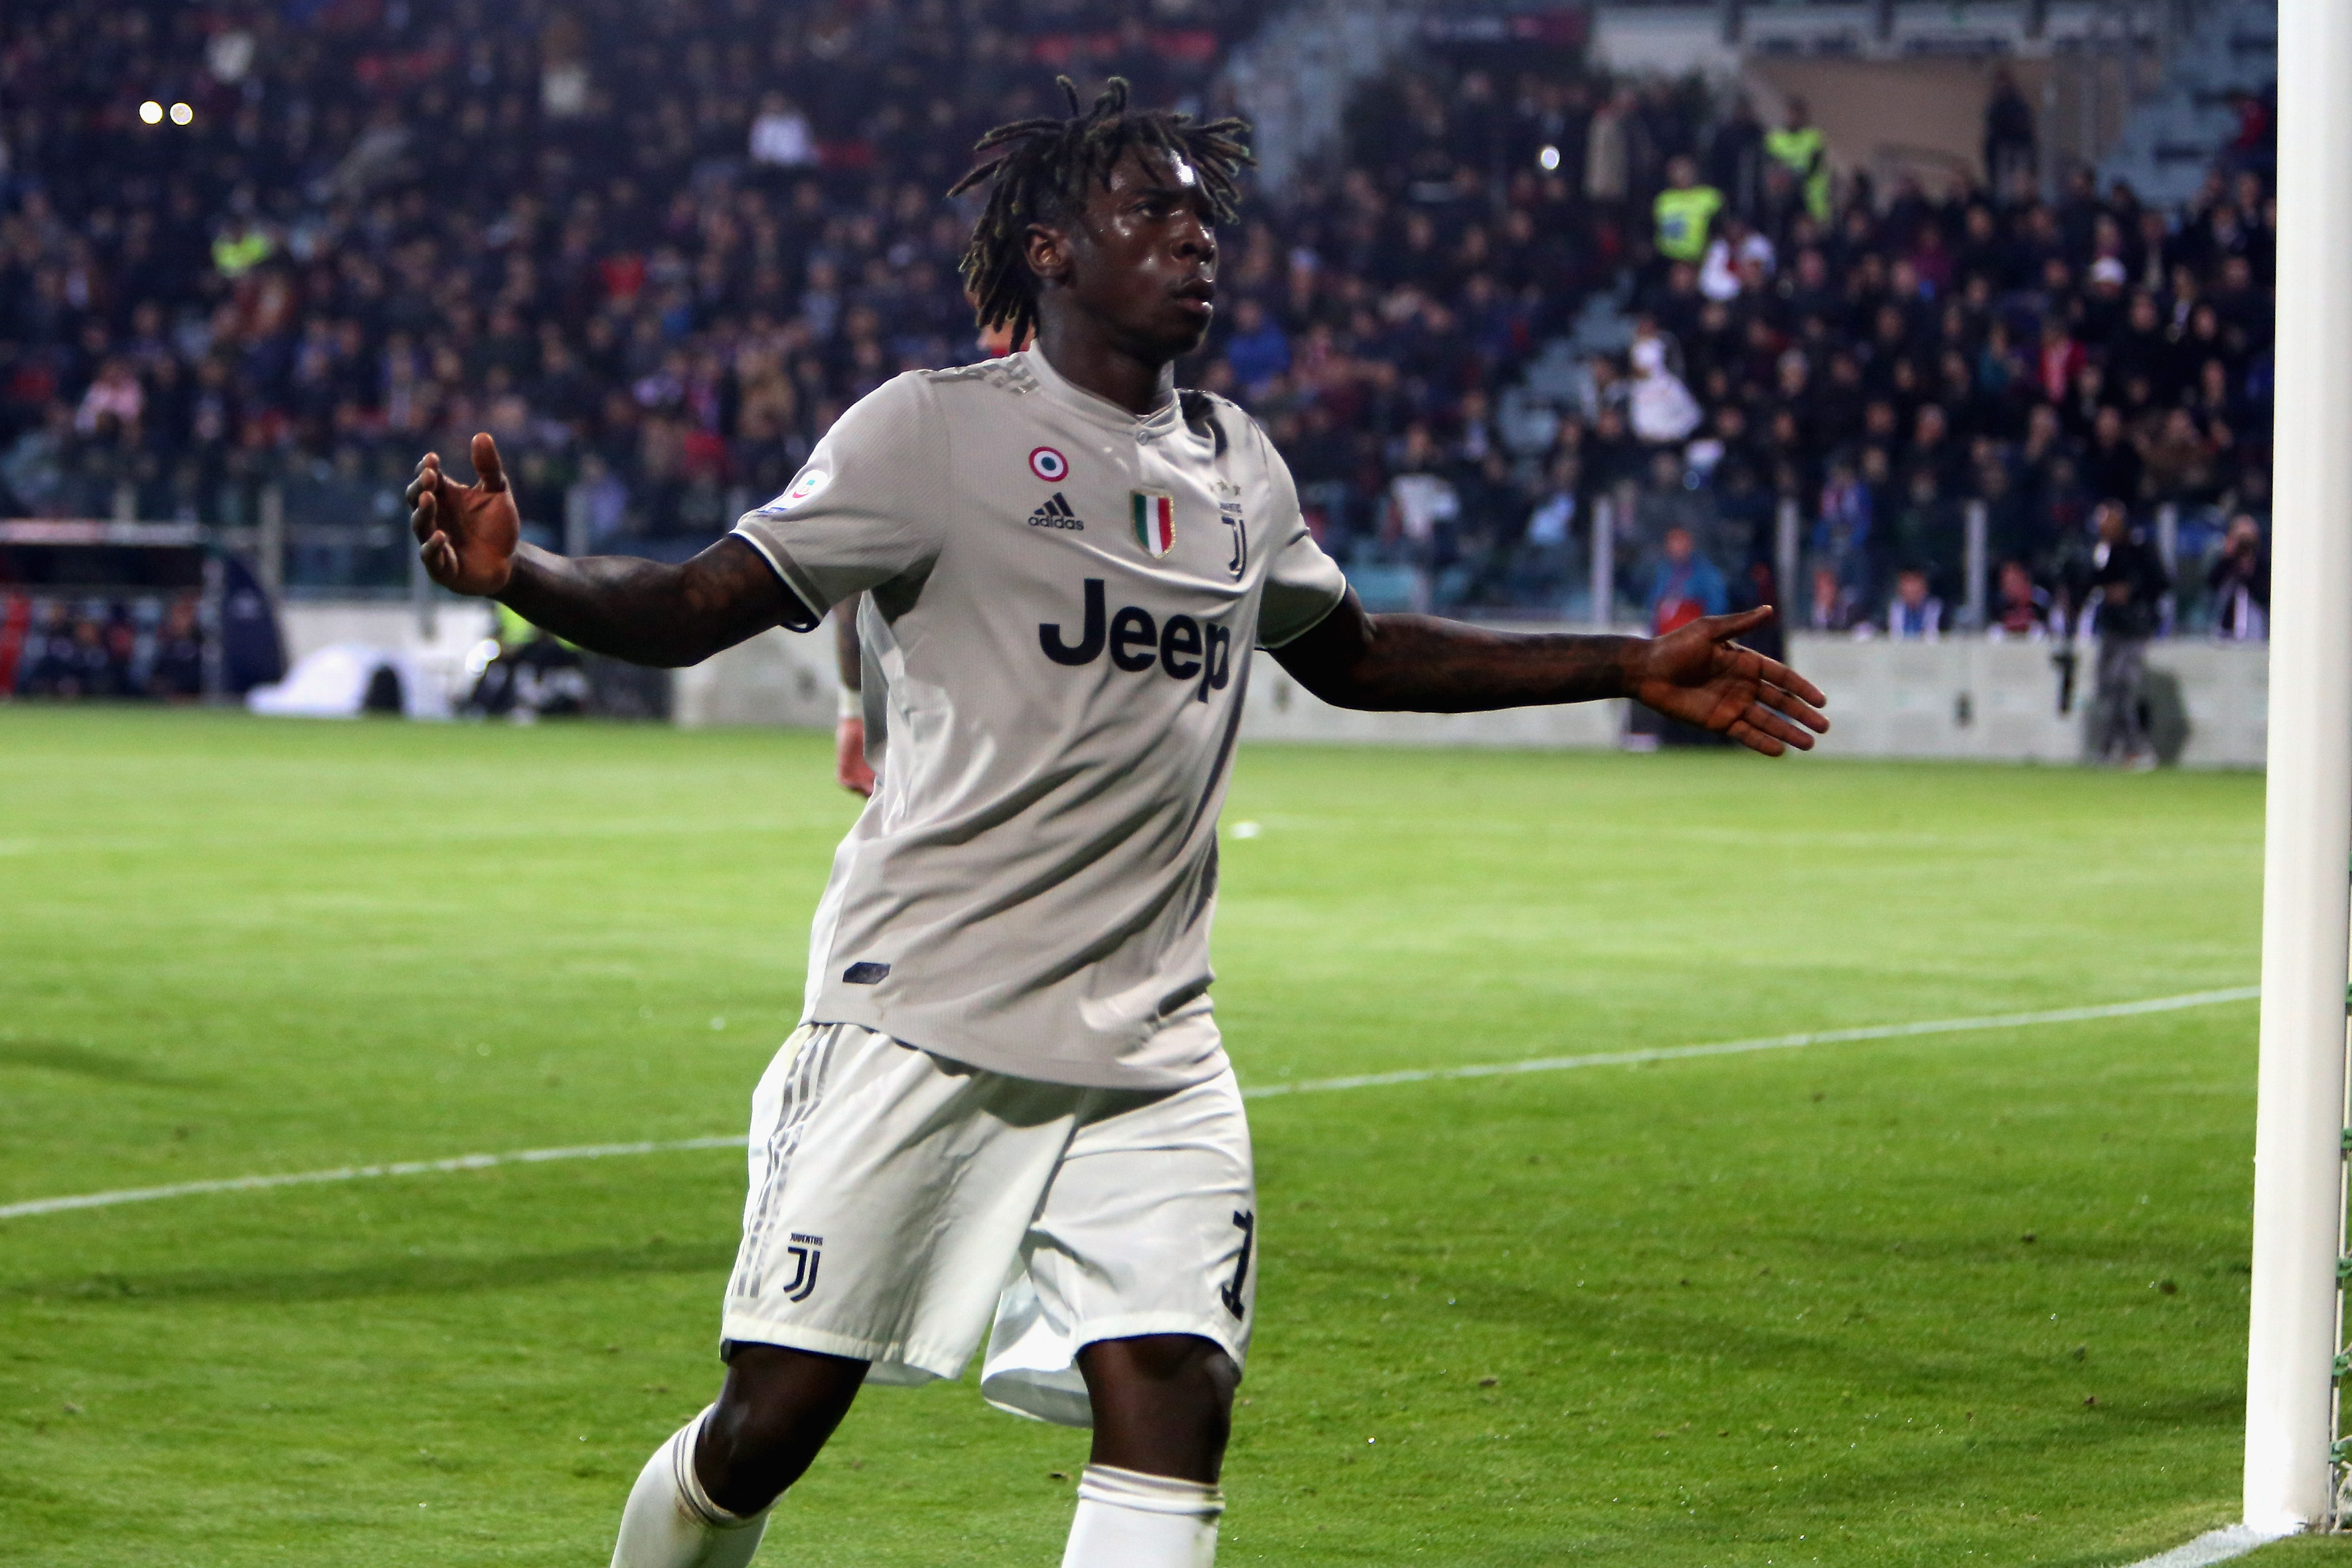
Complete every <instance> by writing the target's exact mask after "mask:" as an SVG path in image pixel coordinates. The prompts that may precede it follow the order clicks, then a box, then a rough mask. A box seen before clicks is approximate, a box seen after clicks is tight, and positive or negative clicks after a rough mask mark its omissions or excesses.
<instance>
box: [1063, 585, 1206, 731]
mask: <svg viewBox="0 0 2352 1568" xmlns="http://www.w3.org/2000/svg"><path fill="white" fill-rule="evenodd" d="M1085 614H1086V623H1085V626H1084V628H1083V629H1082V630H1081V631H1080V632H1079V634H1078V640H1077V642H1076V644H1072V643H1070V642H1069V641H1067V640H1066V639H1065V638H1064V637H1063V636H1062V626H1061V623H1060V622H1058V621H1044V622H1041V623H1039V625H1038V627H1037V646H1039V647H1042V648H1044V649H1045V657H1046V658H1050V659H1052V660H1053V661H1054V662H1055V664H1066V665H1070V666H1073V667H1075V666H1077V665H1082V664H1092V663H1093V662H1094V661H1095V660H1096V659H1097V658H1101V657H1102V654H1103V650H1104V649H1105V648H1106V647H1108V649H1109V650H1110V661H1111V663H1112V665H1113V666H1114V667H1116V668H1119V669H1123V670H1125V671H1127V672H1128V673H1129V675H1140V674H1141V673H1142V672H1143V671H1145V670H1147V669H1150V668H1151V667H1152V666H1153V665H1155V664H1156V665H1158V666H1159V667H1160V673H1162V674H1163V675H1166V676H1167V677H1168V678H1169V679H1172V680H1191V681H1195V682H1197V684H1196V686H1195V687H1194V689H1193V691H1192V698H1193V700H1194V701H1197V702H1206V701H1207V700H1209V693H1210V692H1212V691H1223V689H1225V687H1226V685H1227V684H1228V683H1229V682H1231V681H1232V679H1233V678H1234V634H1233V630H1232V628H1231V627H1228V626H1219V625H1217V623H1216V622H1214V621H1202V620H1195V619H1194V618H1193V617H1192V616H1184V615H1176V616H1169V617H1168V618H1167V620H1165V621H1160V620H1156V619H1154V618H1153V616H1152V614H1151V612H1150V611H1149V610H1146V609H1139V608H1138V607H1137V606H1136V605H1127V606H1125V607H1124V608H1122V609H1121V610H1120V611H1119V612H1118V614H1117V615H1112V614H1111V613H1110V611H1109V610H1108V607H1107V606H1106V604H1105V595H1104V593H1103V580H1102V579H1101V578H1099V577H1089V578H1087V587H1086V611H1085Z"/></svg>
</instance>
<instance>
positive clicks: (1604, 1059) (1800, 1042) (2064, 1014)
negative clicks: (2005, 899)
mask: <svg viewBox="0 0 2352 1568" xmlns="http://www.w3.org/2000/svg"><path fill="white" fill-rule="evenodd" d="M2261 994H2263V988H2262V987H2261V986H2259V985H2237V986H2232V987H2231V988H2230V989H2229V990H2227V991H2192V992H2189V994H2186V995H2182V996H2152V997H2149V998H2148V999H2147V1000H2146V1001H2143V1002H2109V1003H2106V1004H2105V1005H2101V1006H2096V1007H2057V1008H2053V1009H2051V1010H2050V1011H2048V1012H2042V1013H2000V1014H1995V1015H1992V1016H1987V1017H1982V1018H1936V1019H1931V1020H1929V1021H1928V1022H1926V1023H1921V1024H1871V1025H1867V1026H1864V1027H1862V1028H1858V1029H1818V1030H1815V1031H1814V1032H1812V1033H1811V1034H1805V1035H1773V1036H1770V1037H1766V1038H1763V1039H1756V1040H1725V1041H1723V1042H1722V1043H1720V1044H1718V1045H1712V1046H1664V1047H1657V1048H1654V1049H1652V1050H1646V1051H1608V1052H1604V1053H1601V1055H1598V1056H1589V1057H1537V1058H1533V1059H1532V1060H1529V1061H1523V1062H1481V1063H1478V1064H1477V1065H1476V1066H1475V1067H1460V1068H1411V1069H1408V1070H1407V1071H1404V1072H1374V1073H1364V1074H1362V1075H1360V1076H1359V1077H1356V1078H1318V1079H1307V1081H1306V1082H1304V1083H1269V1084H1261V1085H1259V1086H1258V1087H1257V1088H1255V1089H1244V1090H1243V1091H1242V1097H1243V1098H1244V1099H1245V1100H1256V1099H1259V1098H1262V1097H1264V1096H1266V1095H1275V1094H1318V1093H1321V1092H1322V1091H1324V1090H1326V1089H1377V1088H1380V1087H1381V1086H1382V1085H1385V1084H1391V1083H1429V1082H1433V1081H1434V1080H1437V1079H1450V1078H1500V1077H1502V1076H1504V1075H1505V1074H1507V1073H1521V1072H1565V1071H1567V1070H1569V1069H1570V1068H1611V1067H1636V1066H1639V1065H1640V1064H1642V1063H1643V1062H1673V1061H1682V1060H1684V1059H1685V1058H1690V1057H1732V1056H1739V1055H1742V1054H1744V1053H1746V1052H1748V1051H1790V1050H1795V1049H1796V1048H1797V1047H1800V1046H1831V1045H1837V1044H1840V1043H1842V1042H1843V1041H1847V1040H1895V1039H1902V1038H1904V1037H1907V1036H1912V1035H1961V1034H1968V1033H1970V1032H1971V1031H1974V1030H1978V1029H2021V1028H2027V1027H2030V1026H2033V1025H2035V1024H2079V1023H2082V1022H2084V1021H2085V1020H2087V1019H2091V1018H2130V1017H2136V1016H2138V1015H2140V1014H2143V1013H2176V1012H2179V1010H2180V1009H2181V1008H2183V1007H2210V1006H2212V1005H2214V1004H2215V1003H2218V1002H2250V1001H2252V1000H2253V999H2254V998H2255V997H2257V996H2259V995H2261ZM5 1212H6V1211H5V1210H0V1215H5Z"/></svg>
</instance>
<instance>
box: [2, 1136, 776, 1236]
mask: <svg viewBox="0 0 2352 1568" xmlns="http://www.w3.org/2000/svg"><path fill="white" fill-rule="evenodd" d="M742 1146H743V1138H742V1135H741V1134H740V1133H739V1134H737V1135H736V1136H735V1137H732V1138H681V1139H678V1140H677V1141H676V1142H669V1143H583V1144H581V1145H580V1146H578V1147H576V1148H572V1149H517V1150H515V1151H513V1152H511V1153H506V1154H459V1155H457V1156H456V1157H454V1158H452V1159H447V1160H403V1161H400V1162H398V1163H394V1164H390V1165H344V1166H341V1167H339V1168H337V1169H335V1170H332V1171H297V1172H292V1173H289V1174H286V1175H282V1176H228V1177H225V1178H223V1179H221V1180H219V1181H212V1182H175V1183H173V1184H172V1185H170V1186H168V1187H125V1188H123V1189H122V1190H121V1191H120V1192H112V1193H83V1194H79V1196H76V1197H70V1198H34V1199H32V1200H30V1201H29V1202H26V1203H21V1204H9V1205H5V1206H0V1219H16V1218H18V1217H19V1216H21V1215H36V1214H58V1213H59V1212H61V1211H63V1210H66V1209H102V1208H108V1207H110V1206H112V1205H115V1204H143V1203H152V1202H153V1201H154V1200H155V1199H157V1198H189V1197H194V1196H196V1195H197V1194H202V1193H251V1192H259V1191H260V1190H262V1189H263V1188H265V1187H305V1186H310V1185H312V1184H316V1183H320V1182H357V1181H362V1180H365V1179H366V1178H368V1177H370V1176H425V1175H431V1174H433V1173H436V1172H439V1171H486V1170H488V1169H489V1168H490V1167H491V1166H492V1165H535V1164H539V1163H541V1162H544V1161H548V1160H607V1159H611V1158H613V1157H614V1156H615V1155H620V1154H667V1153H669V1152H671V1151H673V1150H678V1149H740V1148H741V1147H742Z"/></svg>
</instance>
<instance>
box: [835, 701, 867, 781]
mask: <svg viewBox="0 0 2352 1568" xmlns="http://www.w3.org/2000/svg"><path fill="white" fill-rule="evenodd" d="M833 777H834V782H835V783H836V784H840V785H841V787H842V788H844V789H845V790H847V791H848V792H849V793H850V794H852V795H872V794H873V793H874V770H873V769H872V768H869V767H867V766H866V721H865V720H863V719H844V720H842V721H840V722H839V723H837V724H835V726H834V727H833Z"/></svg>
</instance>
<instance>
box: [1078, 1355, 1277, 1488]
mask: <svg viewBox="0 0 2352 1568" xmlns="http://www.w3.org/2000/svg"><path fill="white" fill-rule="evenodd" d="M1078 1371H1079V1372H1080V1373H1082V1374H1083V1375H1084V1376H1085V1378H1086V1380H1087V1403H1088V1404H1089V1405H1092V1406H1093V1407H1094V1416H1095V1438H1094V1449H1093V1452H1092V1453H1091V1454H1090V1455H1089V1456H1088V1458H1089V1461H1090V1462H1091V1463H1094V1464H1097V1465H1109V1466H1112V1467H1115V1468H1118V1469H1122V1470H1136V1471H1139V1472H1141V1473H1142V1474H1144V1475H1147V1476H1172V1477H1177V1478H1180V1479H1184V1480H1190V1481H1199V1482H1202V1483H1203V1484H1205V1485H1210V1486H1213V1485H1215V1484H1216V1480H1217V1477H1218V1475H1219V1473H1220V1472H1221V1471H1222V1470H1223V1468H1224V1462H1225V1439H1226V1438H1227V1437H1228V1436H1231V1435H1232V1433H1233V1427H1234V1389H1235V1388H1236V1387H1238V1386H1239V1385H1240V1384H1241V1380H1242V1374H1241V1369H1240V1368H1239V1367H1236V1366H1235V1365H1234V1358H1233V1357H1232V1356H1230V1355H1227V1354H1226V1353H1225V1347H1224V1346H1223V1345H1221V1344H1219V1343H1217V1342H1215V1341H1214V1340H1205V1339H1202V1338H1201V1337H1200V1336H1199V1335H1197V1334H1143V1335H1139V1336H1138V1337H1136V1338H1134V1339H1127V1340H1097V1341H1096V1342H1094V1343H1093V1344H1090V1345H1088V1346H1087V1348H1086V1349H1084V1350H1082V1351H1080V1352H1078Z"/></svg>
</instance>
